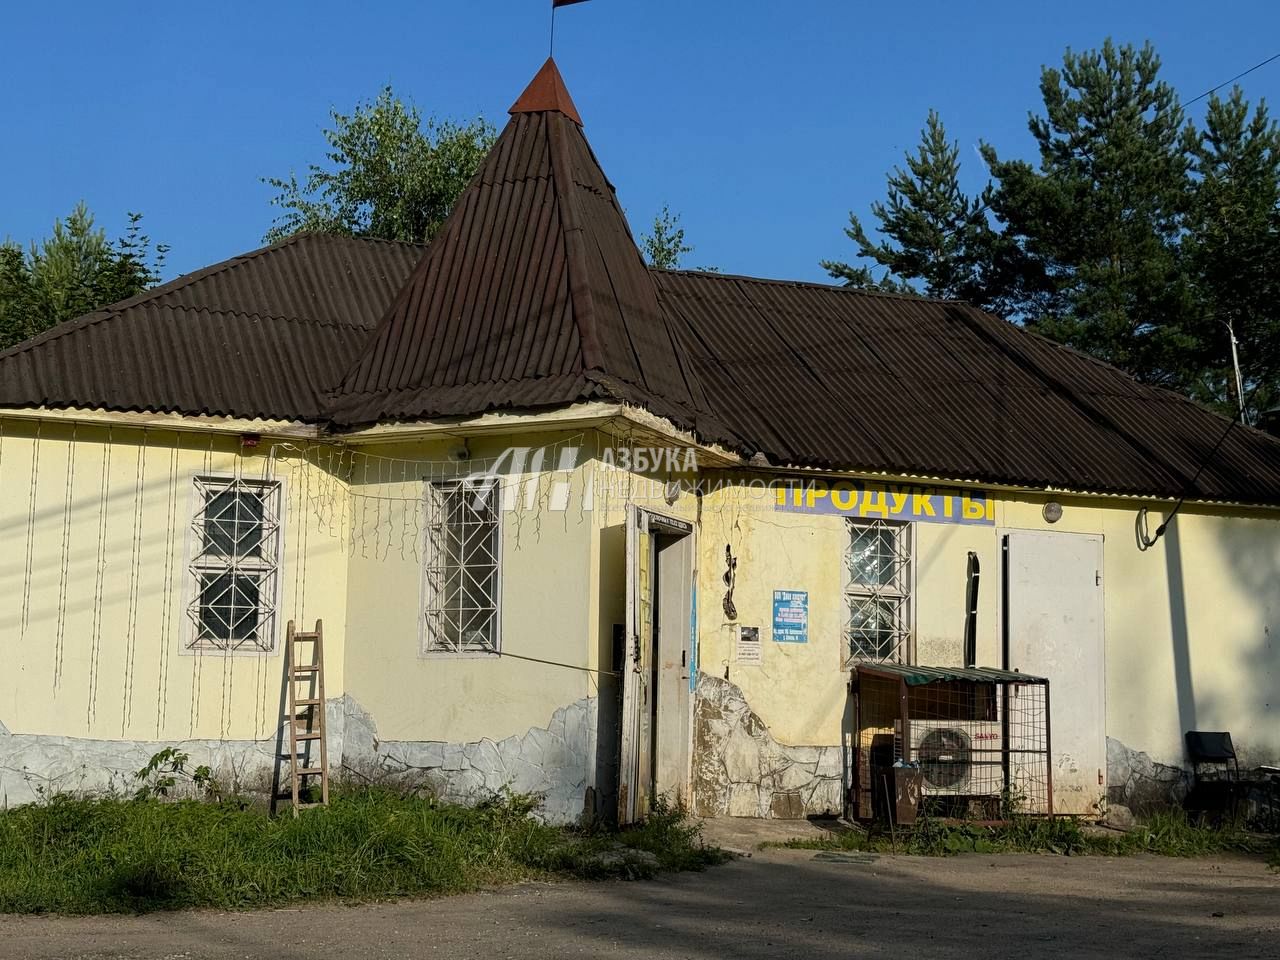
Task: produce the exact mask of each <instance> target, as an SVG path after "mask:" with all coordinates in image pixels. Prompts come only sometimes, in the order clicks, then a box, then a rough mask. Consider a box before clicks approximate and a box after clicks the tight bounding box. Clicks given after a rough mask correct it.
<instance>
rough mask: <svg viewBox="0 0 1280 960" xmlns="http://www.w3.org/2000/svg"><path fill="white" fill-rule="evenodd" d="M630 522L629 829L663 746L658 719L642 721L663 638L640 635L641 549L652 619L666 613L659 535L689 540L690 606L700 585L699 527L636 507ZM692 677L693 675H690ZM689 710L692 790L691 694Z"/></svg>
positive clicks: (625, 775) (686, 742)
mask: <svg viewBox="0 0 1280 960" xmlns="http://www.w3.org/2000/svg"><path fill="white" fill-rule="evenodd" d="M626 524H627V526H626V551H625V560H624V562H625V565H626V569H625V571H624V576H625V582H626V614H625V617H626V620H625V630H624V637H625V641H624V655H623V662H622V664H621V670H622V677H621V683H620V686H621V701H622V702H621V710H620V723H619V727H620V736H619V744H618V751H619V752H618V822H619V823H620V824H624V825H625V824H628V823H635V822H636V821H638V820H643V819H644V817H645V816H646V815H647V813H648V811H649V804H650V802H651V800H652V792H653V789H654V775H653V771H654V769H655V754H654V751H655V749H656V748H657V747H658V724H657V722H656V717H650V718H649V722H648V723H647V724H646V723H644V722H642V719H643V711H644V710H646V709H650V710H652V709H654V707H652V706H651V703H652V702H653V701H652V700H651V698H652V697H654V696H656V695H657V692H656V691H653V690H651V689H650V688H651V683H650V675H651V671H652V670H653V669H654V667H655V661H654V659H653V658H654V657H655V656H657V653H658V647H659V645H660V644H661V640H660V639H657V640H656V642H655V638H656V637H657V638H660V631H659V630H658V624H657V623H656V622H653V621H652V620H651V622H650V623H649V625H648V630H647V631H646V635H645V636H643V637H642V636H641V624H640V614H641V599H642V598H641V596H640V590H641V583H640V574H641V564H640V551H641V550H644V551H647V552H648V554H649V568H648V573H649V589H650V591H651V596H652V599H651V601H650V607H649V609H650V614H651V616H652V614H653V611H654V609H655V608H657V610H658V613H659V615H662V608H661V603H660V602H655V601H657V600H658V598H659V594H658V590H659V588H660V580H661V578H660V576H659V573H658V569H659V567H658V553H659V544H658V540H657V537H658V536H662V535H667V536H673V537H675V538H676V539H677V540H686V539H687V540H688V545H687V548H686V550H687V554H688V567H689V569H688V580H689V582H688V592H687V597H688V603H689V605H690V607H692V604H693V597H694V590H695V588H696V584H697V526H696V524H693V523H691V522H689V521H687V520H681V519H680V518H678V517H674V516H671V515H669V514H666V513H662V512H659V511H655V510H650V509H648V508H643V507H638V506H636V505H635V504H628V505H627V517H626ZM678 612H679V611H678ZM688 613H689V615H688V616H683V617H680V618H679V620H678V621H675V622H680V621H683V624H684V629H683V631H682V633H681V635H682V637H683V644H682V646H683V651H684V653H683V658H682V666H683V668H684V669H685V670H688V671H692V670H693V669H694V663H693V616H692V614H693V611H692V609H690V610H689V611H688ZM690 676H692V673H690ZM684 683H685V685H686V689H688V688H689V686H690V685H689V684H688V680H687V678H684ZM686 712H687V716H686V717H685V718H684V736H683V738H682V740H683V742H682V743H681V744H680V745H679V747H680V750H681V752H682V754H683V756H682V758H681V764H680V765H681V768H682V769H681V777H682V782H683V783H684V784H685V785H686V788H687V785H688V783H689V780H690V774H691V771H692V755H693V750H692V745H693V744H692V741H693V696H692V691H690V694H689V696H688V706H687V711H686ZM646 738H647V742H642V741H646ZM642 763H643V765H644V766H645V768H646V769H644V770H642V769H641V766H642ZM686 799H687V798H686Z"/></svg>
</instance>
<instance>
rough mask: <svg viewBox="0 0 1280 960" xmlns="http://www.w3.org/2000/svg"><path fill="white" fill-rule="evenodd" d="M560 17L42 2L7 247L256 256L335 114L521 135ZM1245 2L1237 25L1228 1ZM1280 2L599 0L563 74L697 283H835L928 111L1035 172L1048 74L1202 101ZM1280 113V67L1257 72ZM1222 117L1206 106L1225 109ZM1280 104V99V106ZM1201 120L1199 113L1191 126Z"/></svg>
mask: <svg viewBox="0 0 1280 960" xmlns="http://www.w3.org/2000/svg"><path fill="white" fill-rule="evenodd" d="M548 7H549V0H451V2H439V0H414V2H409V0H376V2H370V3H366V4H357V3H352V2H351V0H346V2H342V3H339V2H334V0H310V2H307V3H301V2H284V0H274V2H273V0H265V2H264V0H258V2H255V3H245V2H239V0H223V2H221V3H218V4H187V3H173V2H172V0H170V2H167V3H141V2H128V0H126V2H123V3H119V4H102V3H89V2H80V3H76V4H70V3H63V4H32V3H25V4H21V5H18V6H12V7H10V8H9V9H7V10H6V12H5V15H4V17H3V19H2V20H0V89H3V90H4V91H5V93H4V97H3V101H2V102H0V131H3V140H2V141H0V142H3V145H4V150H3V151H2V154H0V173H2V174H3V175H2V176H0V238H2V237H4V236H6V235H7V236H9V237H12V238H13V239H15V240H19V241H21V242H24V243H25V242H26V241H28V240H30V239H31V238H33V237H36V236H43V235H45V234H46V233H47V232H48V231H49V228H50V226H51V224H52V222H53V220H54V219H55V218H56V217H58V216H61V215H64V214H66V213H67V212H68V211H69V210H70V209H71V208H72V207H73V206H74V204H75V203H76V202H77V201H78V200H80V199H84V200H86V201H87V202H88V203H89V205H90V207H91V209H92V210H93V211H94V212H95V214H96V215H97V216H98V219H99V222H100V223H102V224H103V225H105V226H106V227H107V228H108V230H109V231H110V232H113V233H114V232H116V231H118V230H119V229H120V228H121V227H122V226H123V224H124V222H125V213H126V211H129V210H138V211H142V212H143V213H144V214H145V217H146V219H145V223H146V225H147V228H148V230H149V231H150V232H151V234H152V236H153V237H154V238H156V239H158V240H162V241H164V242H166V243H168V244H170V245H171V246H172V248H173V250H172V253H171V255H170V261H169V267H168V270H167V271H166V273H167V275H170V276H172V275H173V274H175V273H179V272H185V271H188V270H192V269H195V268H197V267H200V266H202V265H204V264H208V263H212V262H215V261H217V260H220V259H224V258H226V257H228V256H231V255H234V254H236V253H240V252H244V251H246V250H250V249H253V248H255V247H257V246H259V245H260V241H261V237H262V234H263V233H264V231H265V230H266V229H267V227H268V226H269V225H270V222H271V218H272V208H271V207H270V206H269V205H268V199H269V197H270V195H271V191H270V190H269V188H267V187H266V186H265V185H263V184H262V183H260V182H259V178H260V177H262V176H265V175H272V174H277V175H283V174H287V173H288V172H289V171H290V169H295V170H298V171H299V172H301V171H302V170H303V169H304V168H305V166H306V164H307V163H308V162H310V161H313V160H318V159H320V158H321V157H322V155H323V149H324V144H323V141H322V139H321V134H320V131H321V128H322V127H323V126H324V125H325V123H326V120H327V116H328V111H329V109H330V107H337V108H339V109H342V110H348V109H350V108H351V107H352V106H353V105H354V104H355V102H356V101H357V100H361V99H367V98H370V97H372V96H374V95H375V94H376V93H377V92H378V90H379V89H380V88H381V87H382V86H383V85H385V84H387V83H390V84H392V85H393V86H394V87H395V89H396V90H397V92H399V93H401V94H402V95H405V96H407V97H412V99H413V100H414V101H415V102H416V103H417V104H418V105H419V106H421V107H422V108H423V110H424V112H426V113H436V114H439V115H441V116H448V117H459V118H461V117H466V116H472V115H475V114H477V113H482V114H484V115H485V116H487V117H489V118H491V119H493V120H494V121H496V122H498V123H499V124H500V123H501V122H503V121H504V120H505V117H506V109H507V107H509V106H510V105H511V103H512V101H513V100H514V99H515V98H516V96H517V95H518V94H519V93H520V91H521V89H523V87H524V85H525V84H526V83H527V81H528V80H529V79H530V78H531V77H532V76H533V74H534V73H535V72H536V70H537V68H538V67H539V66H540V65H541V63H542V61H543V59H544V58H545V57H546V53H547V20H548ZM1223 9H1224V11H1225V8H1223ZM1278 27H1280V6H1278V5H1276V4H1274V2H1262V0H1257V2H1239V3H1234V4H1231V5H1230V9H1229V11H1228V12H1224V14H1223V15H1221V16H1218V15H1212V11H1211V10H1210V9H1209V8H1206V7H1205V6H1204V5H1203V4H1202V3H1194V4H1193V3H1189V2H1154V0H1126V2H1117V0H1107V2H1098V0H1074V2H1070V3H1055V4H1048V3H1028V2H1026V0H1021V2H1005V0H993V2H984V3H964V2H950V3H944V2H936V0H919V2H916V3H911V4H905V3H876V4H869V3H868V4H862V3H854V2H850V0H811V2H794V0H793V2H786V0H771V2H764V0H591V2H589V3H582V4H578V5H576V6H571V7H567V8H565V9H563V10H561V11H560V14H559V27H558V34H557V44H556V59H557V61H558V62H559V63H560V66H561V69H562V71H563V72H564V75H565V78H566V80H567V82H568V84H569V88H570V90H571V91H572V93H573V96H574V98H575V100H576V101H577V104H578V107H579V110H580V111H581V112H582V115H583V118H584V120H585V123H586V132H587V136H588V138H589V139H590V140H591V142H592V144H593V146H594V147H595V149H596V152H597V154H598V155H599V157H600V159H601V161H602V163H603V164H604V167H605V170H606V172H607V173H608V174H609V176H610V177H611V179H612V180H613V181H614V183H615V184H616V185H617V187H618V191H619V195H620V196H621V198H622V202H623V204H624V205H625V206H626V208H627V211H628V214H629V216H630V218H631V221H632V226H633V228H634V229H636V231H637V232H640V231H641V230H642V229H643V228H644V227H645V226H646V225H647V224H648V223H650V222H651V221H652V218H653V215H654V213H655V212H656V211H657V210H658V209H659V208H660V207H661V205H662V204H663V203H669V204H670V205H671V207H672V209H673V210H676V211H678V212H680V213H681V214H682V216H683V220H684V226H685V227H686V229H687V231H688V239H689V240H690V241H692V242H693V243H694V244H695V245H696V247H697V250H696V252H695V253H694V254H693V256H692V257H691V258H690V263H689V265H691V266H700V265H704V264H709V265H715V266H719V267H721V268H722V269H725V270H728V271H731V272H735V273H748V274H757V275H762V276H776V277H789V278H797V279H822V278H823V276H824V274H823V271H822V270H821V269H820V268H819V267H818V265H817V261H818V260H819V259H820V258H822V257H852V245H851V244H850V243H849V242H848V241H847V240H846V239H845V238H844V236H843V234H842V232H841V231H842V227H843V225H844V223H845V218H846V215H847V213H848V211H849V210H851V209H852V210H855V211H857V212H858V213H860V214H865V213H866V210H867V207H868V205H869V204H870V203H871V202H872V201H873V200H875V199H877V198H879V197H882V196H883V194H884V175H885V172H886V171H887V170H888V169H889V168H891V167H892V166H893V165H895V164H897V163H900V162H901V158H902V153H903V151H904V150H905V149H908V148H910V147H912V146H913V145H914V144H915V142H916V140H917V138H918V135H919V130H920V126H921V124H922V122H923V120H924V117H925V114H926V113H927V111H928V110H929V108H930V107H934V108H937V109H938V110H939V111H940V112H941V114H942V117H943V120H944V122H945V123H946V125H947V128H948V131H949V133H950V134H951V136H952V137H953V138H955V139H958V140H960V141H961V143H962V145H963V146H964V152H963V154H962V162H963V163H964V165H965V170H964V173H965V179H966V181H967V183H968V184H969V186H970V187H972V188H974V189H976V188H978V187H980V186H981V184H982V183H983V182H984V181H985V177H984V174H983V170H982V168H981V164H980V163H979V161H978V158H977V156H976V154H975V152H974V150H973V149H972V145H974V144H976V143H977V141H978V140H979V139H980V138H981V139H986V140H988V141H990V142H992V143H993V144H995V145H996V146H997V148H998V149H999V150H1000V151H1001V153H1002V154H1004V155H1010V156H1012V155H1028V154H1029V152H1030V149H1031V145H1030V138H1029V135H1028V134H1027V132H1026V117H1027V112H1028V111H1029V110H1031V109H1033V108H1035V107H1037V105H1038V103H1039V93H1038V89H1037V84H1038V80H1039V74H1040V67H1041V65H1042V64H1046V63H1050V64H1052V63H1059V62H1060V61H1061V56H1062V52H1063V50H1064V48H1065V47H1067V46H1072V47H1074V48H1076V49H1085V48H1090V47H1095V46H1098V45H1099V44H1101V42H1102V40H1103V39H1104V38H1105V37H1107V36H1109V35H1110V36H1113V37H1115V38H1116V39H1117V40H1118V41H1134V42H1138V43H1140V42H1142V41H1143V40H1145V39H1148V38H1149V39H1151V40H1152V41H1153V42H1154V43H1155V45H1156V48H1157V49H1158V50H1159V52H1160V53H1161V55H1162V57H1163V60H1164V75H1165V77H1166V79H1168V80H1169V81H1170V82H1172V83H1173V84H1174V85H1175V86H1176V87H1177V88H1178V90H1179V92H1180V93H1181V94H1182V96H1183V98H1184V99H1190V98H1191V97H1193V96H1195V95H1197V94H1199V93H1201V92H1203V91H1204V90H1205V89H1206V88H1208V87H1210V86H1213V85H1215V84H1217V83H1219V82H1221V81H1223V80H1226V79H1228V78H1230V77H1231V76H1233V75H1234V74H1236V73H1239V72H1241V71H1242V70H1244V69H1246V68H1248V67H1250V66H1252V65H1253V64H1255V63H1257V62H1258V61H1260V60H1263V59H1265V58H1266V57H1268V56H1270V55H1272V54H1274V53H1277V52H1280V29H1277V28H1278ZM1243 85H1244V86H1245V89H1246V91H1247V92H1248V93H1249V94H1250V96H1251V97H1254V98H1256V97H1260V96H1265V97H1267V98H1268V100H1270V101H1271V102H1273V103H1277V102H1280V61H1278V62H1276V63H1275V64H1272V65H1270V66H1268V67H1264V68H1263V69H1261V70H1259V71H1257V72H1256V73H1254V74H1252V75H1250V76H1249V77H1248V78H1246V79H1245V80H1244V81H1243ZM1202 107H1203V105H1202V104H1201V105H1200V107H1199V108H1198V109H1202ZM1277 109H1278V110H1280V106H1277ZM1196 115H1197V116H1198V112H1197V114H1196Z"/></svg>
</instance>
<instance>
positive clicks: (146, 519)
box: [0, 419, 346, 741]
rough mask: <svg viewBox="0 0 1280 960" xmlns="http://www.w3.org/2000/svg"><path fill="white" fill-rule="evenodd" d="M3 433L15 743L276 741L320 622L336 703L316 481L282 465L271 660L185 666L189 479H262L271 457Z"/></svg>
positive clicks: (338, 649)
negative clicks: (310, 491) (286, 684)
mask: <svg viewBox="0 0 1280 960" xmlns="http://www.w3.org/2000/svg"><path fill="white" fill-rule="evenodd" d="M0 427H2V429H3V436H2V437H0V541H2V542H3V550H2V552H0V583H2V584H4V590H5V603H4V604H3V608H2V609H0V663H3V664H4V670H3V671H0V722H3V723H4V724H5V726H6V727H7V728H8V729H9V730H10V731H11V732H13V733H36V734H56V735H62V736H74V737H91V738H99V739H120V740H165V741H177V740H183V739H189V738H210V739H219V738H224V739H246V738H263V737H267V736H270V735H272V734H273V733H274V730H275V728H276V726H277V723H278V716H279V696H280V689H281V678H282V666H283V665H282V661H281V655H280V654H281V651H282V649H283V633H284V624H285V623H286V622H287V620H288V619H289V618H290V617H297V618H298V619H300V620H305V621H307V622H310V621H311V620H314V619H315V618H316V617H323V618H324V619H325V621H326V624H327V627H326V643H327V647H328V663H327V666H328V670H327V674H326V681H327V687H328V690H329V692H330V693H331V694H332V695H337V694H340V693H341V690H342V685H343V666H342V661H343V656H342V644H343V624H344V621H345V619H346V611H345V604H346V592H345V580H346V562H345V556H344V553H343V551H342V550H341V549H340V548H339V546H338V543H337V541H336V539H334V538H331V537H329V536H327V535H326V534H325V532H323V531H322V530H321V529H320V524H319V521H318V519H317V518H316V517H315V515H314V513H313V511H311V510H310V509H308V508H307V506H306V498H305V496H304V491H305V490H306V487H307V482H306V479H305V478H306V477H308V476H311V477H312V478H313V479H314V473H315V468H303V467H301V466H300V465H299V461H298V460H297V459H296V458H294V457H293V455H292V454H288V453H281V454H280V458H279V460H278V462H277V463H276V464H275V475H276V476H277V477H279V478H281V479H283V480H284V483H285V487H284V513H285V545H284V550H285V557H284V564H283V582H282V584H281V601H280V608H279V616H278V618H277V622H278V628H279V633H280V637H279V640H278V642H277V645H276V650H275V651H274V652H273V653H271V654H261V655H259V654H237V655H233V656H227V655H224V654H221V653H210V652H205V653H201V654H190V653H186V652H185V651H184V650H183V646H184V643H183V640H184V636H185V629H186V626H187V622H188V621H187V618H186V611H185V604H184V600H185V599H186V597H187V596H188V594H187V592H186V591H187V588H188V587H189V585H190V584H189V582H188V581H189V578H190V575H189V574H188V573H187V571H186V568H185V563H184V560H185V550H186V535H187V530H188V528H189V524H190V518H191V508H192V477H193V476H194V475H196V474H199V473H203V472H206V471H207V472H211V473H215V474H234V473H237V472H239V473H241V474H242V475H244V476H246V477H261V476H263V475H264V471H265V470H266V469H267V467H266V465H267V462H268V451H269V444H268V443H267V442H266V441H264V443H263V445H262V446H260V447H259V448H257V449H256V450H244V451H242V450H241V449H240V445H239V442H238V440H237V439H236V438H214V439H212V440H211V439H210V438H209V437H208V436H202V435H197V434H190V433H186V434H179V433H175V432H172V431H164V430H149V431H146V432H145V433H144V431H142V430H139V429H133V428H125V427H121V428H115V429H113V430H111V431H110V432H108V430H106V429H105V428H100V427H90V426H80V427H72V426H71V425H69V424H62V423H50V422H46V423H42V424H40V425H39V426H38V427H37V425H36V423H34V422H32V421H17V420H10V419H2V420H0ZM171 492H172V493H173V496H172V497H171ZM171 515H172V517H173V518H174V522H173V523H172V524H171ZM170 530H172V531H173V532H172V533H170V532H169V531H170ZM304 545H305V546H304ZM99 571H101V574H100V575H99Z"/></svg>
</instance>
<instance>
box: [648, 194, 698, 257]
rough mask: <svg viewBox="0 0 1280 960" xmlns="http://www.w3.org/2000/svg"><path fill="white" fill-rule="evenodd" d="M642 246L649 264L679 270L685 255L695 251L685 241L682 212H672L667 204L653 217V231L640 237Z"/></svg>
mask: <svg viewBox="0 0 1280 960" xmlns="http://www.w3.org/2000/svg"><path fill="white" fill-rule="evenodd" d="M640 248H641V249H642V250H643V251H644V257H645V259H646V260H647V261H648V262H649V266H651V267H656V268H657V269H659V270H679V269H680V264H681V262H682V261H683V260H684V257H685V255H686V254H690V253H693V247H691V246H690V245H689V244H687V243H685V240H684V227H682V226H680V214H678V213H672V212H671V208H670V207H669V206H666V205H665V204H664V205H663V207H662V212H661V213H659V214H658V215H657V216H656V217H654V218H653V227H652V229H651V232H649V233H646V234H644V235H643V236H642V237H641V238H640Z"/></svg>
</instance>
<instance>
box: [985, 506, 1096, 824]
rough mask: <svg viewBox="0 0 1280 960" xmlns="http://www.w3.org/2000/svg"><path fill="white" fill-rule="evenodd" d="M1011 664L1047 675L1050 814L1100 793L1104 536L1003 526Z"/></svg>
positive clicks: (1092, 802)
mask: <svg viewBox="0 0 1280 960" xmlns="http://www.w3.org/2000/svg"><path fill="white" fill-rule="evenodd" d="M1006 536H1007V543H1008V550H1009V553H1008V591H1009V592H1008V617H1009V622H1008V638H1009V664H1008V666H1009V669H1011V670H1020V671H1022V672H1023V673H1029V674H1033V675H1037V676H1042V677H1048V678H1049V692H1050V697H1051V708H1050V710H1051V713H1050V718H1049V719H1050V722H1051V724H1052V727H1051V738H1052V743H1051V748H1052V750H1053V757H1052V760H1051V763H1052V769H1053V809H1054V812H1055V813H1064V814H1092V813H1097V812H1099V810H1100V809H1101V802H1102V799H1103V796H1104V794H1105V791H1106V769H1107V742H1106V693H1105V689H1106V688H1105V665H1104V659H1103V607H1102V572H1103V571H1102V538H1101V537H1097V536H1087V535H1083V534H1071V533H1033V532H1030V531H1020V530H1013V531H1008V532H1007V534H1006Z"/></svg>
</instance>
